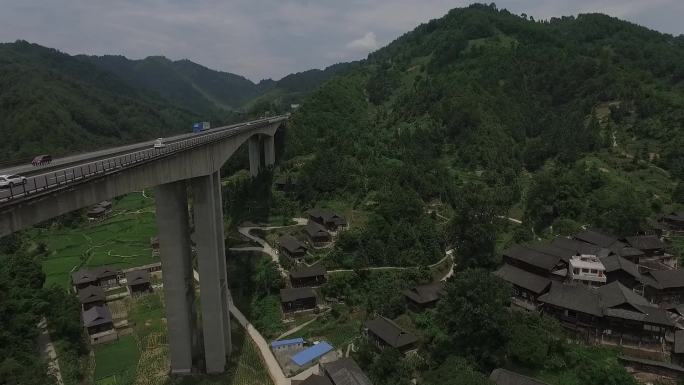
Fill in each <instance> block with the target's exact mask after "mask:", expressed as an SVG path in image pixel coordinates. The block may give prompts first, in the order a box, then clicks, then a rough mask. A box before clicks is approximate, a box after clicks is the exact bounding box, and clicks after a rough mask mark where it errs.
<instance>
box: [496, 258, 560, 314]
mask: <svg viewBox="0 0 684 385" xmlns="http://www.w3.org/2000/svg"><path fill="white" fill-rule="evenodd" d="M494 275H496V276H498V277H499V278H501V279H503V280H504V281H506V282H508V283H510V284H511V286H512V291H513V292H512V296H511V305H515V306H518V307H521V308H523V309H526V310H537V308H538V306H539V302H538V301H537V299H538V298H539V296H540V295H542V294H544V293H546V291H547V290H548V289H549V286H551V280H550V279H548V278H544V277H542V276H539V275H536V274H533V273H530V272H528V271H525V270H523V269H520V268H518V267H516V266H513V265H509V264H504V265H503V266H501V268H499V270H497V271H496V272H494Z"/></svg>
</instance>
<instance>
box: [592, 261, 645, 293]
mask: <svg viewBox="0 0 684 385" xmlns="http://www.w3.org/2000/svg"><path fill="white" fill-rule="evenodd" d="M601 262H602V263H603V266H604V267H605V268H606V283H611V282H615V281H617V282H620V283H621V284H622V285H623V286H625V287H627V288H630V289H639V290H640V291H643V289H640V288H641V286H642V284H641V274H640V273H639V267H638V266H637V265H635V264H634V263H632V262H631V261H629V260H627V259H625V258H623V257H620V256H618V255H615V254H611V255H609V256H607V257H605V258H602V259H601Z"/></svg>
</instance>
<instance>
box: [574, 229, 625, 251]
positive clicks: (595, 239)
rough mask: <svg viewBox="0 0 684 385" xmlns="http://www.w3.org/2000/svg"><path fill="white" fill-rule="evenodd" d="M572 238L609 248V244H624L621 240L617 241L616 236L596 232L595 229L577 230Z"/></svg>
mask: <svg viewBox="0 0 684 385" xmlns="http://www.w3.org/2000/svg"><path fill="white" fill-rule="evenodd" d="M574 238H575V239H578V240H580V241H583V242H587V243H591V244H592V245H596V246H600V247H603V248H609V247H611V246H613V247H614V246H626V245H625V244H623V243H622V242H619V241H618V240H617V238H616V237H614V236H612V235H608V234H604V233H601V232H598V231H596V230H585V231H582V232H579V233H577V234H575V236H574Z"/></svg>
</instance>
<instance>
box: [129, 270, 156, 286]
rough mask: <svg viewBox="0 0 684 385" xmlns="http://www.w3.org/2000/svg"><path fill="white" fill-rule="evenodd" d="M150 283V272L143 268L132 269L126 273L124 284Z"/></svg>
mask: <svg viewBox="0 0 684 385" xmlns="http://www.w3.org/2000/svg"><path fill="white" fill-rule="evenodd" d="M143 283H150V272H149V271H147V270H145V269H143V270H132V271H129V272H128V273H126V284H127V285H128V286H133V285H140V284H143Z"/></svg>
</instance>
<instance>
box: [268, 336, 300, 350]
mask: <svg viewBox="0 0 684 385" xmlns="http://www.w3.org/2000/svg"><path fill="white" fill-rule="evenodd" d="M303 343H304V338H293V339H291V340H282V341H273V342H271V347H272V348H277V347H280V346H287V345H296V344H303Z"/></svg>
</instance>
